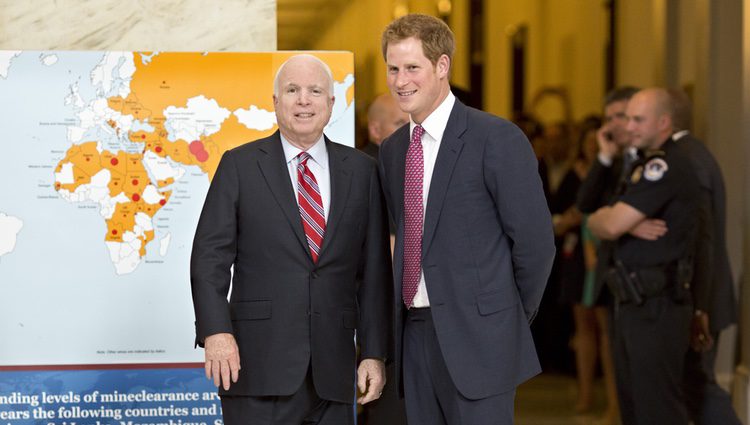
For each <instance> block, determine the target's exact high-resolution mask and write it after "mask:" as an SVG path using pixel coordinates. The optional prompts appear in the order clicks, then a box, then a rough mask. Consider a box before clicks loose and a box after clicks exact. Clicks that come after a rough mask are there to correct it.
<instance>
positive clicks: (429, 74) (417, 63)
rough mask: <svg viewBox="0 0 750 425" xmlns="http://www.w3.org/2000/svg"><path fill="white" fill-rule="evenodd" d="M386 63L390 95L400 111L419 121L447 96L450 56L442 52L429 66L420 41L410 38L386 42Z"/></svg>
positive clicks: (419, 122)
mask: <svg viewBox="0 0 750 425" xmlns="http://www.w3.org/2000/svg"><path fill="white" fill-rule="evenodd" d="M386 66H387V67H388V78H387V80H388V88H389V89H390V91H391V94H393V97H394V98H395V99H396V100H397V101H398V104H399V107H400V108H401V110H403V111H404V112H406V113H408V114H409V115H411V119H412V120H413V121H414V122H416V123H418V124H421V123H422V121H424V119H425V118H427V117H428V116H429V115H430V114H431V113H432V111H434V110H435V109H437V107H438V106H439V105H440V102H441V101H442V100H443V99H444V98H445V95H447V92H448V90H449V85H448V69H449V66H450V59H449V58H448V56H446V55H443V56H441V57H440V58H439V59H438V60H437V63H436V64H434V65H433V63H432V62H430V60H429V59H428V58H427V57H426V56H425V55H424V51H423V50H422V42H421V41H420V40H418V39H416V38H414V37H410V38H406V39H404V40H401V41H399V42H396V43H390V44H388V51H387V53H386Z"/></svg>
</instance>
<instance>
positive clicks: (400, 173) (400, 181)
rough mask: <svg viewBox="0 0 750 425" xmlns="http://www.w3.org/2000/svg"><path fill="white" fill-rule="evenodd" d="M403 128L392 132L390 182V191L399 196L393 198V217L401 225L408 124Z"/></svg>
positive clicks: (407, 148)
mask: <svg viewBox="0 0 750 425" xmlns="http://www.w3.org/2000/svg"><path fill="white" fill-rule="evenodd" d="M402 128H403V129H404V130H403V131H400V132H398V133H397V134H394V136H393V137H395V139H394V140H393V141H394V142H395V143H394V144H395V146H394V149H395V155H394V157H395V159H396V161H395V168H394V169H395V170H396V176H395V179H394V180H393V181H392V182H391V187H392V188H393V190H391V193H393V194H398V196H399V198H398V199H395V200H394V201H396V202H394V203H393V204H394V206H395V207H396V208H398V209H397V210H396V211H395V214H394V216H395V219H396V220H397V223H396V226H401V225H402V224H403V221H404V179H405V176H406V151H407V150H409V138H410V135H409V124H406V125H405V126H404V127H402Z"/></svg>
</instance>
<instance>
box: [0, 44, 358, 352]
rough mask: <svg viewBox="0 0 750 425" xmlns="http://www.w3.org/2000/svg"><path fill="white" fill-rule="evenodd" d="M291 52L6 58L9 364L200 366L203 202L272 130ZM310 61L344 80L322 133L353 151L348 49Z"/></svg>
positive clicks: (1, 123)
mask: <svg viewBox="0 0 750 425" xmlns="http://www.w3.org/2000/svg"><path fill="white" fill-rule="evenodd" d="M294 53H295V52H273V53H224V52H222V53H199V52H38V51H0V128H2V129H3V133H4V135H3V137H2V139H0V146H4V147H5V149H4V154H3V155H0V312H2V313H0V317H2V320H0V333H2V334H3V335H6V336H9V337H10V338H11V339H10V340H11V341H14V344H11V345H12V347H8V345H7V344H4V345H3V348H0V363H2V364H67V363H77V362H85V363H108V362H118V361H128V362H147V361H155V360H165V361H170V362H174V361H192V360H195V359H196V358H198V357H197V355H196V354H197V353H196V352H195V351H194V350H192V347H191V346H190V344H189V342H190V341H192V332H193V329H192V326H190V325H191V324H192V320H193V319H192V307H191V303H190V298H189V294H190V290H189V275H188V272H189V266H188V264H189V254H190V245H191V241H192V235H193V232H194V230H195V225H196V223H197V218H198V215H199V213H200V208H201V206H202V202H203V199H204V198H205V193H206V191H207V188H208V185H209V183H210V180H211V178H212V177H213V173H214V172H215V170H216V167H217V166H218V163H219V160H220V158H221V155H222V153H223V152H225V151H226V150H228V149H232V148H234V147H236V146H239V145H241V144H244V143H247V142H249V141H252V140H256V139H259V138H262V137H266V136H268V135H270V134H272V133H273V132H274V131H276V129H277V125H276V118H275V114H274V109H273V99H272V94H273V78H274V75H275V73H276V70H277V69H278V67H279V66H280V65H281V63H283V62H284V61H285V60H286V59H287V58H288V57H289V56H291V55H292V54H294ZM312 53H313V54H315V55H316V56H318V57H319V58H321V59H322V60H323V61H325V62H326V63H328V65H329V66H330V67H331V70H332V73H333V77H334V80H335V81H334V95H335V98H336V101H335V103H334V110H333V114H332V118H331V121H330V123H329V124H328V126H327V127H326V129H325V133H326V135H327V136H328V137H329V138H331V139H332V140H334V141H336V142H339V143H343V144H347V145H350V146H353V145H354V77H353V57H352V54H351V53H346V52H312ZM259 243H262V241H259ZM40 295H43V296H40ZM60 308H64V309H65V311H66V315H65V319H64V320H57V317H56V316H55V315H52V314H50V312H51V311H56V310H59V309H60ZM165 317H166V319H164V318H165ZM125 319H127V322H123V321H124V320H125ZM102 321H103V322H104V323H115V324H116V329H117V330H119V331H120V334H118V335H110V334H109V333H107V332H103V331H102V330H101V326H102ZM53 323H54V326H51V325H52V324H53ZM145 329H147V330H148V331H149V332H147V333H146V334H144V332H143V331H144V330H145ZM175 331H177V332H175ZM70 335H73V336H72V338H73V341H67V342H66V344H65V346H66V347H69V348H65V349H62V350H57V351H55V350H51V351H45V350H35V349H34V348H33V347H35V346H36V344H35V342H38V341H39V340H40V339H42V338H46V339H45V343H47V342H54V341H55V340H57V339H64V338H65V337H67V336H70ZM76 341H77V342H78V344H77V345H76ZM24 342H26V343H30V344H31V345H28V344H24ZM23 346H26V347H27V348H25V349H24V348H22V347H23ZM177 347H179V348H177ZM56 348H59V347H56ZM24 350H26V351H29V352H30V353H26V352H25V351H24ZM145 353H148V355H146V354H145Z"/></svg>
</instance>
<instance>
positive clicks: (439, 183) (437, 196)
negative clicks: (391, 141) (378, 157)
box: [402, 99, 467, 258]
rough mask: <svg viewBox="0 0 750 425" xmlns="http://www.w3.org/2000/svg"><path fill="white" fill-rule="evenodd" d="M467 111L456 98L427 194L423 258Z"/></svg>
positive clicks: (438, 216) (440, 205) (459, 151)
mask: <svg viewBox="0 0 750 425" xmlns="http://www.w3.org/2000/svg"><path fill="white" fill-rule="evenodd" d="M466 112H467V111H466V106H464V105H463V104H462V103H461V102H459V101H458V99H456V103H455V104H454V106H453V111H451V115H450V118H448V124H447V125H446V126H445V132H444V133H443V140H442V141H441V142H440V149H439V150H438V155H437V159H436V160H435V168H434V169H433V171H432V181H431V182H430V192H429V194H428V196H427V208H425V217H424V234H423V235H422V256H423V258H424V254H425V253H426V252H427V250H428V249H429V247H430V243H431V242H432V238H433V236H434V235H435V228H436V227H437V223H438V220H439V218H440V212H441V211H442V209H443V201H444V200H445V193H446V191H447V190H448V183H450V180H451V175H452V174H453V168H454V166H455V165H456V160H457V159H458V156H459V154H460V153H461V149H462V148H463V145H464V142H463V140H461V139H460V136H461V135H462V134H463V133H464V131H465V130H466ZM405 156H406V155H404V157H405ZM402 168H403V167H402ZM402 184H403V180H402ZM402 187H403V186H402Z"/></svg>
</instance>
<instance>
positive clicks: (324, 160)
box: [279, 132, 328, 170]
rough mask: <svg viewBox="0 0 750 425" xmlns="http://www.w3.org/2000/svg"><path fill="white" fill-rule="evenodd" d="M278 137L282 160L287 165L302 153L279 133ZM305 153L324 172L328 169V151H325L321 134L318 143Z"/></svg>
mask: <svg viewBox="0 0 750 425" xmlns="http://www.w3.org/2000/svg"><path fill="white" fill-rule="evenodd" d="M279 136H281V147H282V148H283V149H284V159H285V160H286V163H287V164H289V163H290V162H291V161H294V159H295V158H296V157H297V155H299V154H300V152H302V149H300V148H298V147H296V146H294V145H293V144H291V143H289V141H288V140H287V139H286V138H285V137H284V135H283V134H281V132H279ZM306 152H307V153H308V154H309V155H310V158H311V159H312V160H313V161H315V162H316V163H317V164H318V165H320V167H321V168H323V169H324V170H325V169H327V168H328V150H327V149H326V143H325V138H324V137H323V135H322V134H321V135H320V138H319V139H318V141H317V142H315V144H314V145H312V146H311V147H310V148H309V149H307V151H306ZM295 165H296V164H295Z"/></svg>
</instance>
